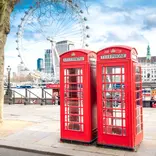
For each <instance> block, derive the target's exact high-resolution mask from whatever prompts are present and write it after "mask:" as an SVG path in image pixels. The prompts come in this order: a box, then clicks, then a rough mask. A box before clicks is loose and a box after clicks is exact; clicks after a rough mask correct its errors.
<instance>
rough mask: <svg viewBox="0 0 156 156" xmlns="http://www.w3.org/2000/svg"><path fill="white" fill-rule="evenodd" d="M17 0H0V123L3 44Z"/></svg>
mask: <svg viewBox="0 0 156 156" xmlns="http://www.w3.org/2000/svg"><path fill="white" fill-rule="evenodd" d="M17 2H18V0H1V1H0V123H1V122H2V121H3V103H4V82H3V79H4V46H5V43H6V38H7V34H8V33H9V31H10V14H11V12H12V11H13V9H14V6H15V4H16V3H17Z"/></svg>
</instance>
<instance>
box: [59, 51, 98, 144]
mask: <svg viewBox="0 0 156 156" xmlns="http://www.w3.org/2000/svg"><path fill="white" fill-rule="evenodd" d="M95 77H96V53H95V52H92V51H87V50H73V51H69V52H66V53H64V54H62V55H61V56H60V109H61V113H60V114H61V141H66V142H84V143H91V142H93V141H94V140H95V139H96V137H97V123H96V111H97V110H96V78H95Z"/></svg>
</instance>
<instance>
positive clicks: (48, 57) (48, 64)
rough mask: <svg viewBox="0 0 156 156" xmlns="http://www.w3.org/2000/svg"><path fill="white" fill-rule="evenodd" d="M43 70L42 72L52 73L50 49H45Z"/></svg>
mask: <svg viewBox="0 0 156 156" xmlns="http://www.w3.org/2000/svg"><path fill="white" fill-rule="evenodd" d="M44 60H45V70H44V72H45V73H47V74H51V73H53V57H52V50H51V49H47V50H46V51H45V59H44Z"/></svg>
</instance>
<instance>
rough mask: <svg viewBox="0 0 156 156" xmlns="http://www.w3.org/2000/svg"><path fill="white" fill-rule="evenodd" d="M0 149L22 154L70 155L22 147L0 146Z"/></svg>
mask: <svg viewBox="0 0 156 156" xmlns="http://www.w3.org/2000/svg"><path fill="white" fill-rule="evenodd" d="M0 148H7V149H12V150H19V151H24V152H31V153H38V154H46V155H54V156H70V155H66V154H61V153H55V152H47V151H43V150H36V149H29V148H23V147H15V146H9V145H0ZM71 156H72V155H71Z"/></svg>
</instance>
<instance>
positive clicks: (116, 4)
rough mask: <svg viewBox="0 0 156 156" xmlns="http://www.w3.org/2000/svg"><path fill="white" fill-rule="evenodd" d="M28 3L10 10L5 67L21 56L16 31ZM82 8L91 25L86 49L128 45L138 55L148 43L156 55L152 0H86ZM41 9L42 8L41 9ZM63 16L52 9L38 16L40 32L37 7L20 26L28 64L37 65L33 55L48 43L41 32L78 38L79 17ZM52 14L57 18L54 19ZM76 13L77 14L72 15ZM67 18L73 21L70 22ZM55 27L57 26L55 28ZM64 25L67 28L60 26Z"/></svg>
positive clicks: (41, 52) (39, 53)
mask: <svg viewBox="0 0 156 156" xmlns="http://www.w3.org/2000/svg"><path fill="white" fill-rule="evenodd" d="M31 3H32V1H31V0H27V1H24V0H23V1H22V3H20V4H19V5H18V6H16V8H15V11H14V12H13V14H12V17H11V31H10V34H9V35H8V39H7V43H6V46H5V69H6V67H7V66H8V65H10V66H11V68H12V71H15V72H16V71H17V65H18V64H19V63H20V59H19V58H18V57H17V56H18V51H17V50H16V48H17V44H16V33H17V30H18V25H19V24H20V22H21V18H22V17H24V12H25V11H27V9H28V7H29V6H30V5H31ZM56 8H58V6H56ZM82 8H83V10H84V14H83V15H82V16H85V17H87V21H86V23H85V25H88V26H89V28H90V29H89V30H88V31H87V32H85V33H87V34H89V36H90V38H89V39H86V40H85V41H86V42H87V43H88V44H89V47H88V49H90V50H94V51H98V50H100V49H103V48H105V47H108V46H111V45H128V46H132V47H135V48H136V49H137V51H138V53H139V56H145V55H146V51H147V45H148V44H149V45H150V48H151V54H152V55H156V54H155V50H156V44H155V41H156V35H155V34H156V1H155V0H150V1H148V0H96V1H95V0H94V1H93V0H88V1H87V9H86V8H85V7H83V6H82ZM49 9H50V8H49ZM58 10H60V9H58ZM44 11H45V10H44V9H43V11H41V12H44ZM52 14H53V15H52ZM63 16H64V15H62V14H61V15H60V16H59V15H57V14H54V13H53V10H52V11H51V12H50V13H49V12H47V13H46V17H45V16H44V17H41V18H40V20H39V21H40V24H41V25H42V31H43V32H45V33H43V32H41V29H40V28H39V26H40V25H39V21H38V20H37V18H38V17H39V14H38V12H37V11H36V13H34V15H33V16H30V17H29V18H28V19H27V21H26V24H25V26H24V27H23V28H22V30H23V31H24V35H23V36H22V37H21V38H20V39H22V44H21V45H20V47H22V48H20V50H21V56H22V58H23V61H24V62H25V64H26V65H27V66H28V68H30V69H36V64H37V63H36V59H37V58H39V57H42V58H43V57H44V50H45V49H47V48H50V47H51V45H50V43H49V42H47V41H46V38H45V37H44V36H43V34H44V35H45V36H46V37H48V36H49V35H54V36H56V37H55V39H56V40H57V41H59V40H60V38H61V39H65V38H67V39H68V37H69V36H70V37H71V38H72V36H71V35H73V40H74V39H75V38H76V39H77V40H81V34H82V33H83V32H82V31H80V27H81V26H80V25H79V21H78V20H75V19H72V18H71V19H70V18H69V17H68V18H67V20H66V21H65V20H64V19H63V18H62V21H61V17H63ZM51 17H54V18H51ZM55 17H57V18H56V19H55ZM65 17H66V16H64V18H65ZM75 17H77V16H76V15H75ZM58 19H60V20H58ZM76 19H77V18H76ZM70 20H71V21H73V22H70ZM57 21H60V25H61V24H62V22H64V24H62V28H61V27H60V26H59V23H57ZM31 22H33V25H30V24H31ZM56 27H57V28H58V29H55V31H54V28H56ZM63 27H64V28H66V29H63ZM70 31H71V32H73V34H71V33H70ZM58 34H59V35H58ZM62 34H63V35H62ZM61 35H62V36H61ZM74 35H75V36H76V37H75V36H74ZM71 38H70V39H71ZM75 42H76V40H75ZM77 48H81V47H80V45H77Z"/></svg>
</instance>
